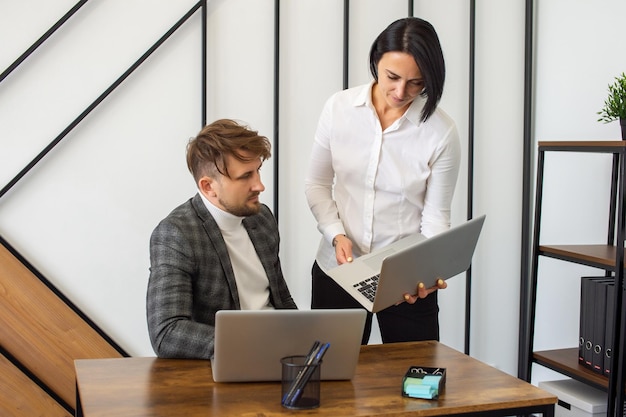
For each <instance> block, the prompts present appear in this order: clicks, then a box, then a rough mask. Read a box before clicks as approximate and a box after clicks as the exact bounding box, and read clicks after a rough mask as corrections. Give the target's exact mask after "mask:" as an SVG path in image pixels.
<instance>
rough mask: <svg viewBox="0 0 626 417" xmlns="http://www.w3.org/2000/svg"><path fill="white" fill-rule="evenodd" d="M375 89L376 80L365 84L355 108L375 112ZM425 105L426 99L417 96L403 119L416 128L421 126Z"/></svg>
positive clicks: (355, 100) (355, 102)
mask: <svg viewBox="0 0 626 417" xmlns="http://www.w3.org/2000/svg"><path fill="white" fill-rule="evenodd" d="M373 87H374V80H372V81H370V82H369V84H365V85H363V86H361V90H360V91H359V92H358V94H357V95H356V96H355V98H354V102H353V105H354V107H359V106H367V107H369V108H371V109H372V110H375V109H374V103H372V88H373ZM425 104H426V98H425V97H422V96H421V95H420V96H417V97H416V98H415V100H413V102H412V103H411V105H410V106H409V108H408V109H407V111H406V112H405V113H404V115H403V116H402V117H404V118H405V119H407V120H409V121H410V122H411V123H413V124H414V125H415V126H419V125H420V124H421V123H422V121H421V120H420V119H421V118H422V109H423V108H424V105H425Z"/></svg>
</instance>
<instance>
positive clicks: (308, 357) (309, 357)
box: [283, 340, 320, 405]
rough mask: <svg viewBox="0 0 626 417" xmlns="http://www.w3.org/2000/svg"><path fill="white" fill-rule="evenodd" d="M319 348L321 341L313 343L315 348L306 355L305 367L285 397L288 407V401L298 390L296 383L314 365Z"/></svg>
mask: <svg viewBox="0 0 626 417" xmlns="http://www.w3.org/2000/svg"><path fill="white" fill-rule="evenodd" d="M319 348H320V342H319V340H316V341H315V342H313V346H311V349H310V350H309V353H308V354H307V355H306V358H305V360H304V365H305V367H303V368H302V369H300V371H299V372H298V375H296V377H295V378H294V380H293V382H292V383H291V386H290V387H289V390H288V391H287V393H285V395H284V396H283V404H286V405H287V404H289V402H288V399H289V398H291V396H292V395H293V393H294V391H295V390H296V383H297V382H298V381H299V380H300V379H302V377H303V376H304V372H305V371H306V369H308V368H307V367H308V366H310V365H311V364H312V363H313V360H314V359H315V357H316V355H317V352H318V350H319Z"/></svg>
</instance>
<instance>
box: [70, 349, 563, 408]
mask: <svg viewBox="0 0 626 417" xmlns="http://www.w3.org/2000/svg"><path fill="white" fill-rule="evenodd" d="M412 365H421V366H428V367H441V368H446V374H447V377H446V386H445V389H444V391H443V394H441V395H440V396H439V399H438V400H422V399H414V398H405V397H402V395H401V393H400V392H401V383H402V377H403V375H404V373H405V372H406V371H407V369H408V368H409V367H410V366H412ZM276 366H279V364H276ZM75 367H76V385H77V398H76V399H77V401H76V402H77V411H76V415H77V416H80V417H82V416H85V417H96V416H125V417H133V416H148V415H150V416H174V415H180V416H209V415H219V416H232V415H237V416H249V417H252V416H266V417H269V416H285V415H292V416H293V415H296V414H298V415H323V416H382V415H385V416H407V415H411V416H443V415H446V416H451V415H463V416H509V415H515V414H519V415H521V414H530V413H543V415H544V416H548V417H553V416H554V404H555V403H556V401H557V398H556V397H555V396H553V395H552V394H550V393H548V392H545V391H543V390H540V389H539V388H537V387H535V386H533V385H530V384H528V383H527V382H525V381H522V380H520V379H517V378H515V377H513V376H511V375H508V374H506V373H504V372H502V371H499V370H497V369H495V368H492V367H490V366H487V365H485V364H484V363H482V362H480V361H477V360H476V359H473V358H471V357H469V356H466V355H464V354H463V353H461V352H458V351H456V350H454V349H451V348H449V347H447V346H445V345H442V344H440V343H438V342H430V341H429V342H412V343H396V344H385V345H369V346H364V347H362V348H361V354H360V357H359V364H358V367H357V372H356V375H355V377H354V378H353V380H352V381H322V384H321V395H320V396H321V400H320V401H321V405H320V408H318V409H314V410H306V411H292V410H288V409H286V408H283V407H282V406H281V405H280V389H281V387H280V382H264V383H215V382H213V379H212V377H211V369H210V362H209V361H200V360H185V359H157V358H123V359H85V360H77V361H76V362H75Z"/></svg>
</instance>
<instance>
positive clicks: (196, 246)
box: [146, 194, 297, 359]
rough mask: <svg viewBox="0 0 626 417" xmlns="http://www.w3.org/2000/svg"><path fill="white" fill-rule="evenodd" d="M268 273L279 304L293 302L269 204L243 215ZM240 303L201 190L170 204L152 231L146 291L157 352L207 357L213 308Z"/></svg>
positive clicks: (237, 306) (210, 352)
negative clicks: (257, 210)
mask: <svg viewBox="0 0 626 417" xmlns="http://www.w3.org/2000/svg"><path fill="white" fill-rule="evenodd" d="M243 224H244V227H245V228H246V230H247V231H248V234H249V235H250V240H251V241H252V244H253V245H254V248H255V249H256V251H257V253H258V255H259V258H260V260H261V263H262V264H263V268H265V272H266V273H267V277H268V279H269V286H270V298H271V301H272V304H273V305H274V307H275V308H277V309H284V308H292V309H295V308H297V307H296V304H295V302H294V301H293V299H292V297H291V294H290V292H289V289H288V288H287V283H286V282H285V279H284V278H283V274H282V270H281V266H280V259H279V257H278V249H279V244H280V237H279V233H278V225H277V224H276V219H275V218H274V216H273V214H272V212H271V211H270V209H269V208H268V207H267V206H265V205H263V206H262V208H261V211H260V212H259V214H256V215H253V216H250V217H247V218H245V219H244V221H243ZM236 309H240V304H239V294H238V292H237V284H236V283H235V276H234V274H233V269H232V265H231V263H230V258H229V256H228V251H227V249H226V243H224V239H223V237H222V234H221V232H220V230H219V228H218V226H217V223H216V222H215V220H214V219H213V217H212V216H211V214H210V213H209V211H208V210H207V208H206V207H205V205H204V202H203V201H202V198H201V197H200V195H199V194H196V195H195V196H194V197H193V198H191V199H190V200H188V201H187V202H185V203H184V204H182V205H180V206H179V207H177V208H176V209H174V210H173V211H172V212H171V213H170V214H169V215H168V216H167V217H166V218H165V219H163V220H162V221H161V222H160V223H159V225H158V226H157V227H156V228H155V229H154V231H153V232H152V236H151V238H150V278H149V281H148V291H147V296H146V313H147V319H148V332H149V334H150V341H151V343H152V347H153V349H154V351H155V353H156V354H157V356H159V357H168V358H198V359H209V358H210V357H211V356H212V355H213V346H214V343H213V341H214V340H213V339H214V336H215V313H216V312H217V311H218V310H236Z"/></svg>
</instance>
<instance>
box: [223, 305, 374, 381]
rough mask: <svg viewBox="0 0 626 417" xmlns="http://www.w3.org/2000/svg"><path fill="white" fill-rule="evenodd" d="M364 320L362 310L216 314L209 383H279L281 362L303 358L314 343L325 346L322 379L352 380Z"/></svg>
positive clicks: (256, 311)
mask: <svg viewBox="0 0 626 417" xmlns="http://www.w3.org/2000/svg"><path fill="white" fill-rule="evenodd" d="M365 316H366V312H365V310H362V309H343V310H332V309H331V310H220V311H218V312H217V314H216V316H215V353H214V356H213V358H212V359H211V370H212V372H213V380H214V381H216V382H248V381H280V379H281V365H280V359H281V358H282V357H284V356H291V355H306V354H307V353H308V352H309V350H310V349H311V346H313V343H314V342H315V341H316V340H319V341H320V342H322V343H324V342H328V343H330V347H329V348H328V351H327V352H326V354H325V355H324V359H323V360H322V369H321V379H324V380H349V379H352V377H353V376H354V373H355V371H356V365H357V362H358V360H359V352H360V349H361V338H362V337H363V328H364V326H365Z"/></svg>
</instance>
